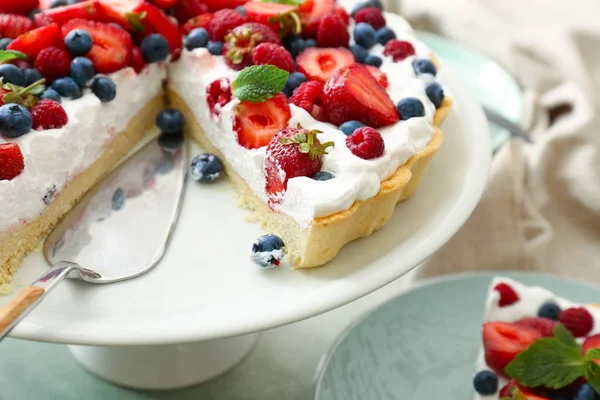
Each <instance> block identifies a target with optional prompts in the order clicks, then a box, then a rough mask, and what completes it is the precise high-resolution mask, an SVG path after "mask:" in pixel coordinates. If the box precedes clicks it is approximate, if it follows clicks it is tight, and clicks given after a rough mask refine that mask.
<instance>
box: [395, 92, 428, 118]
mask: <svg viewBox="0 0 600 400" xmlns="http://www.w3.org/2000/svg"><path fill="white" fill-rule="evenodd" d="M397 108H398V115H400V119H401V120H403V121H406V120H407V119H411V118H413V117H423V116H425V106H423V102H422V101H421V100H419V99H417V98H416V97H406V98H404V99H402V100H400V101H399V102H398V105H397Z"/></svg>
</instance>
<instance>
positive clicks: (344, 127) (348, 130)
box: [340, 121, 365, 136]
mask: <svg viewBox="0 0 600 400" xmlns="http://www.w3.org/2000/svg"><path fill="white" fill-rule="evenodd" d="M363 126H365V124H363V123H362V122H359V121H346V122H344V123H343V124H341V125H340V131H342V132H344V134H345V135H346V136H350V135H352V134H353V133H354V131H355V130H357V129H358V128H362V127H363Z"/></svg>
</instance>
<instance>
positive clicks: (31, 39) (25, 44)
mask: <svg viewBox="0 0 600 400" xmlns="http://www.w3.org/2000/svg"><path fill="white" fill-rule="evenodd" d="M46 47H58V48H61V49H62V48H64V42H63V36H62V34H61V32H60V28H59V26H58V25H57V24H54V23H53V24H50V25H47V26H43V27H41V28H37V29H34V30H32V31H29V32H25V33H24V34H22V35H20V36H19V37H17V38H16V39H15V40H13V41H12V42H11V43H10V44H9V45H8V47H7V49H8V50H17V51H20V52H22V53H25V54H27V55H28V56H29V58H30V59H32V60H34V59H35V58H36V57H37V55H38V54H39V53H40V51H42V50H43V49H45V48H46Z"/></svg>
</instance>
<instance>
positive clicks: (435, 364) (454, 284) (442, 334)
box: [315, 272, 600, 400]
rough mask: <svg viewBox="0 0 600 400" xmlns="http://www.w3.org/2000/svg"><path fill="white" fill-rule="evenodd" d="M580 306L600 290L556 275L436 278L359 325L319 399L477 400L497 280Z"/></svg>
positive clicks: (328, 358) (322, 383) (327, 361)
mask: <svg viewBox="0 0 600 400" xmlns="http://www.w3.org/2000/svg"><path fill="white" fill-rule="evenodd" d="M498 275H500V276H507V277H510V278H513V279H516V280H518V281H521V282H523V283H525V284H528V285H538V286H543V287H546V288H548V289H550V290H552V291H554V292H555V293H556V294H558V295H559V296H563V297H566V298H569V299H572V300H574V301H577V302H580V303H591V302H598V299H599V298H600V288H598V287H592V286H590V285H587V284H585V283H582V282H576V281H571V280H565V279H563V278H559V277H556V276H551V275H542V274H531V273H517V272H498V273H496V274H489V273H486V274H476V275H473V274H469V275H456V276H450V277H443V278H436V279H433V280H427V281H423V282H420V283H418V284H417V285H415V286H414V287H412V288H411V289H410V290H409V291H407V292H404V293H403V294H401V295H400V296H398V297H396V298H395V299H394V300H392V301H390V302H388V303H386V304H384V305H382V306H380V307H379V308H377V309H376V310H375V311H373V312H371V313H370V314H368V315H367V316H365V317H363V318H362V319H359V320H358V321H357V322H355V323H353V324H352V325H351V326H350V327H349V328H348V329H347V330H346V331H345V332H344V333H343V334H342V335H341V336H340V337H339V339H338V340H337V341H336V344H335V345H334V346H333V347H332V349H331V350H330V351H329V353H328V354H326V355H325V356H324V358H323V360H322V362H321V365H320V367H319V371H318V373H317V383H316V390H315V399H316V400H384V399H385V400H392V399H398V400H433V399H444V400H471V399H473V396H474V391H473V387H472V383H471V382H472V381H471V380H472V376H473V372H474V370H473V369H474V367H475V361H476V358H477V354H478V351H479V343H480V331H481V323H482V317H483V313H484V305H485V300H486V295H487V288H488V285H489V283H490V282H491V280H492V278H493V277H494V276H498Z"/></svg>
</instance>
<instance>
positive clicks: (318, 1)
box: [299, 0, 345, 38]
mask: <svg viewBox="0 0 600 400" xmlns="http://www.w3.org/2000/svg"><path fill="white" fill-rule="evenodd" d="M334 9H335V0H307V1H305V2H304V4H303V5H302V7H301V9H300V10H299V14H300V19H301V20H302V26H303V29H302V34H303V35H304V36H306V37H312V38H314V37H316V36H317V31H318V29H319V23H320V22H321V20H322V19H323V17H324V16H325V15H327V14H329V13H330V12H332V11H334ZM344 29H345V28H344Z"/></svg>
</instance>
